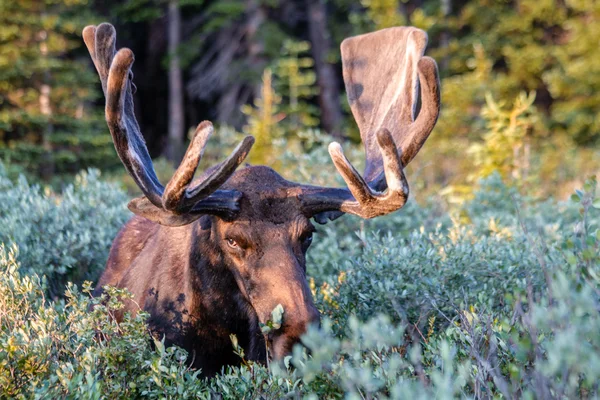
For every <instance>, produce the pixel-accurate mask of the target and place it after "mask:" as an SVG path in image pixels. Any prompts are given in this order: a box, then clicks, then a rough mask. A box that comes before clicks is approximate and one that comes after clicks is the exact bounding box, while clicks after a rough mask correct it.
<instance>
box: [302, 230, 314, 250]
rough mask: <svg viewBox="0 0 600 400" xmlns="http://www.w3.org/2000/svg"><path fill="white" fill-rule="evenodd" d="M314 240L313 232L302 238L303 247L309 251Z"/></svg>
mask: <svg viewBox="0 0 600 400" xmlns="http://www.w3.org/2000/svg"><path fill="white" fill-rule="evenodd" d="M312 240H313V234H312V232H311V233H309V234H307V235H305V236H304V237H303V238H302V247H304V249H308V247H309V246H310V244H311V243H312Z"/></svg>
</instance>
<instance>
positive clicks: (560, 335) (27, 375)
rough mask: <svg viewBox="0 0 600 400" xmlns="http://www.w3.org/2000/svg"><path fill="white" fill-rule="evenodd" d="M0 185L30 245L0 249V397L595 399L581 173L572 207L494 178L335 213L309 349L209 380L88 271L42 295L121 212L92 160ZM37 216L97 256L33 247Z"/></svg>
mask: <svg viewBox="0 0 600 400" xmlns="http://www.w3.org/2000/svg"><path fill="white" fill-rule="evenodd" d="M324 156H325V155H324V154H320V153H319V152H316V153H315V154H313V155H312V156H306V157H314V158H313V159H312V160H313V161H314V160H318V159H319V158H321V157H324ZM309 161H310V160H309ZM302 164H304V165H315V163H312V164H311V163H308V164H306V163H304V162H303V163H302ZM308 170H309V169H306V170H304V169H303V168H297V169H295V170H290V171H289V173H290V174H296V175H298V174H302V173H304V172H306V171H308ZM293 179H296V178H293ZM319 179H320V178H319ZM323 179H331V178H327V177H326V176H323ZM336 179H337V178H336ZM298 180H300V179H298ZM334 183H335V182H333V183H332V184H334ZM2 185H3V186H2V187H3V188H6V190H4V191H3V192H2V196H4V197H3V199H5V200H4V201H3V202H2V203H1V204H2V207H4V208H2V210H3V211H2V213H0V217H1V218H3V220H2V221H8V222H5V223H3V225H2V226H3V227H4V226H13V227H16V226H24V227H25V228H23V229H28V231H27V232H28V233H29V232H33V234H32V235H33V237H34V238H35V240H37V242H36V241H33V242H30V241H27V240H24V238H28V237H29V236H27V235H26V234H22V235H21V236H18V238H20V240H21V242H19V240H12V239H11V240H9V242H12V243H18V244H19V245H22V244H21V243H24V246H25V247H24V248H21V249H20V250H19V251H20V255H19V256H18V260H19V261H20V263H21V264H22V267H19V266H18V261H17V250H16V245H15V244H11V245H7V247H2V248H0V397H2V398H4V397H9V398H139V397H149V398H224V399H238V398H290V397H291V398H311V399H316V398H334V399H335V398H346V399H362V398H364V399H367V398H394V399H401V398H434V397H435V398H492V397H494V398H500V397H504V398H549V397H554V398H565V399H566V398H597V397H598V396H600V393H599V388H598V384H597V382H598V381H599V380H600V230H599V229H598V223H599V222H600V215H599V214H600V213H599V212H598V208H600V202H599V201H598V200H597V199H596V198H595V193H596V186H597V184H596V181H595V179H590V180H589V181H588V182H587V183H586V184H585V186H584V188H583V190H581V191H578V192H577V193H576V194H575V195H574V196H573V198H572V200H571V201H570V202H568V203H557V202H555V201H552V200H548V201H543V202H540V201H536V200H534V199H531V198H529V197H528V196H525V195H522V194H520V193H519V192H518V191H516V190H515V189H514V188H511V187H508V186H506V185H505V184H503V183H502V181H501V179H500V178H499V176H498V175H491V176H490V177H488V178H487V179H486V180H484V181H482V182H481V183H480V185H479V186H480V190H479V191H477V192H476V193H475V194H474V198H473V200H471V201H470V202H467V203H465V204H463V205H454V206H452V207H449V206H444V205H441V204H440V203H435V202H433V201H432V202H431V204H425V205H422V206H419V205H417V204H416V203H415V202H411V203H409V204H408V205H407V207H406V208H405V209H404V210H402V211H401V212H398V213H393V214H391V215H389V216H387V217H384V218H379V219H376V220H374V221H361V220H359V219H357V218H352V217H349V216H345V217H343V218H341V219H339V220H337V221H335V222H334V223H329V224H327V225H325V226H322V227H319V228H318V229H319V230H320V234H319V237H318V240H315V245H314V247H313V248H312V249H311V252H310V253H309V254H310V258H309V275H310V276H311V287H312V290H313V293H314V295H315V298H316V301H317V305H318V307H319V309H320V311H321V313H322V315H323V317H324V318H323V323H322V327H321V328H319V329H317V328H315V327H313V328H311V329H310V330H309V331H308V332H307V334H306V335H304V337H303V339H302V341H303V343H304V345H305V346H306V347H305V348H302V347H300V346H298V347H296V348H295V349H294V352H293V354H292V355H291V356H289V357H287V358H286V359H285V360H284V361H283V362H282V363H281V364H277V363H271V365H270V366H268V367H267V366H263V365H258V364H254V363H252V362H249V361H246V360H244V363H243V366H242V367H236V368H227V369H226V370H225V371H224V372H223V373H222V374H220V375H218V376H217V377H215V378H212V379H210V380H208V379H202V378H200V377H199V376H198V371H193V370H190V369H189V367H188V365H189V360H188V359H187V355H186V353H185V351H183V350H181V349H178V348H175V347H171V348H165V347H164V345H163V344H162V343H161V341H160V338H153V337H152V336H151V335H150V333H149V332H148V330H147V328H146V325H145V319H146V318H147V315H146V314H145V313H139V314H137V316H136V317H131V316H129V315H127V316H126V318H125V321H124V322H122V323H121V324H120V325H117V324H115V323H114V320H113V318H112V314H113V313H114V312H115V311H116V310H118V309H120V308H121V304H120V302H119V301H117V300H115V299H116V298H118V297H119V296H121V298H122V297H127V296H128V294H127V292H126V291H124V290H117V289H109V292H108V295H111V297H110V298H111V300H110V301H108V302H107V303H106V304H105V305H102V301H103V300H104V301H106V298H104V299H92V298H91V297H90V295H89V293H90V290H91V285H90V284H89V283H86V284H84V285H83V289H82V290H81V291H79V289H78V288H77V286H74V285H68V286H67V291H66V293H65V298H64V299H59V300H54V301H52V300H49V299H48V298H47V297H46V293H47V292H48V291H49V288H48V286H49V285H51V284H52V282H59V280H58V279H59V278H60V279H62V281H65V280H72V279H80V278H81V275H77V274H76V273H75V272H71V271H73V270H74V269H75V268H77V265H78V263H79V262H82V263H83V265H90V266H91V267H89V270H90V271H92V270H99V269H101V267H102V266H103V264H104V259H105V257H106V255H107V249H108V246H109V243H110V240H112V237H113V236H114V234H115V232H116V229H117V227H118V226H119V225H120V224H121V223H122V221H123V220H124V219H125V218H126V215H127V212H126V211H125V209H124V207H123V204H124V202H125V198H124V197H125V196H124V195H123V193H122V192H121V191H119V190H116V189H115V188H114V187H113V186H112V185H107V184H105V183H102V182H100V181H98V180H97V176H96V175H94V174H93V173H90V174H88V175H82V177H81V178H79V179H78V181H77V182H76V183H75V184H74V186H72V187H71V188H67V189H66V190H65V192H64V193H63V195H61V196H59V197H54V195H52V194H50V193H45V194H44V195H40V191H41V189H39V188H37V187H30V186H29V185H27V184H26V183H25V182H24V181H23V180H21V181H20V182H19V183H17V184H12V183H10V182H8V181H7V180H6V179H5V180H3V181H2ZM101 193H102V194H101ZM111 196H112V197H111ZM77 200H79V201H77ZM54 201H56V202H54ZM21 203H23V204H24V205H25V206H24V207H23V206H22V205H21ZM75 204H79V205H80V211H77V214H76V215H78V216H79V219H80V220H84V219H85V218H84V217H83V216H84V215H86V213H88V214H91V219H90V220H88V221H85V223H84V225H83V226H75V223H74V222H72V220H70V219H69V218H72V217H70V215H71V214H69V212H68V211H69V208H70V207H69V205H75ZM18 205H19V206H20V208H17V206H18ZM8 210H12V211H11V212H10V213H8ZM15 210H16V211H15ZM21 210H31V211H28V212H26V211H21ZM17 211H18V212H17ZM36 213H37V214H36ZM35 215H37V216H38V218H37V219H36V218H34V216H35ZM46 215H49V217H47V218H43V217H45V216H46ZM26 216H29V217H30V218H29V219H28V218H25V217H26ZM10 218H13V219H12V220H11V219H10ZM73 219H74V218H73ZM19 221H26V223H23V224H22V225H17V223H18V222H19ZM39 221H42V222H43V225H42V226H44V228H43V230H48V231H50V232H51V237H59V235H60V234H61V232H64V230H65V229H67V228H64V227H69V228H70V229H72V230H75V231H76V232H79V233H78V235H79V236H76V237H75V238H77V240H75V239H73V241H72V242H71V243H74V244H73V245H72V248H73V249H74V250H72V251H75V250H76V249H80V248H82V247H85V246H81V244H82V243H89V242H85V238H86V237H87V236H86V234H87V235H89V236H91V237H94V236H93V235H92V233H95V232H99V231H101V232H103V233H102V234H101V235H103V236H102V237H104V239H103V242H101V241H97V242H94V244H95V245H96V247H93V251H94V252H95V254H96V255H97V257H98V258H96V259H92V258H90V256H89V254H90V253H89V252H90V251H91V250H90V248H89V247H88V248H87V251H86V252H83V251H82V252H79V253H71V252H70V251H67V250H68V248H66V247H65V248H62V250H61V251H63V253H60V252H58V250H57V249H56V247H54V246H50V245H46V246H40V245H38V247H33V248H36V249H38V251H31V249H32V247H31V245H30V243H33V244H39V243H45V242H44V241H43V240H44V239H46V240H47V237H46V236H45V234H44V232H43V230H38V231H36V230H35V229H34V228H35V227H36V226H39V225H36V224H34V222H37V224H39ZM65 221H67V222H65ZM68 221H71V222H68ZM69 224H71V225H69ZM61 227H62V228H61ZM74 227H76V228H78V229H79V230H77V229H75V228H74ZM12 229H13V232H14V231H16V232H17V233H19V234H21V232H18V231H17V230H16V228H12ZM61 229H62V230H61ZM2 233H3V234H4V231H3V232H2ZM12 235H13V236H11V238H12V237H17V236H16V233H13V234H12ZM96 235H98V234H96ZM3 240H4V239H3ZM59 243H62V242H60V241H59ZM99 243H104V246H105V247H104V250H102V249H101V248H100V246H99ZM75 244H79V245H80V247H77V246H76V245H75ZM28 245H29V247H27V246H28ZM7 249H8V250H7ZM56 254H58V255H59V256H56ZM61 254H69V255H71V256H72V258H71V259H69V258H67V257H62V256H61ZM52 257H54V259H57V260H60V262H57V264H56V265H69V266H70V267H69V268H66V273H65V274H63V275H60V276H59V275H57V273H56V270H55V269H51V268H49V267H48V265H49V264H50V263H49V262H48V261H47V260H52V259H53V258H52ZM100 258H101V259H102V260H101V262H100V261H98V260H99V259H100ZM65 260H66V261H65ZM70 260H72V261H70ZM67 261H69V262H67ZM56 288H58V286H56ZM54 290H57V289H54ZM94 304H95V305H96V307H95V308H94V309H93V311H90V310H91V306H92V305H94ZM233 350H234V346H233V344H232V351H233ZM240 350H241V349H237V351H238V353H240V354H241V353H242V352H241V351H240Z"/></svg>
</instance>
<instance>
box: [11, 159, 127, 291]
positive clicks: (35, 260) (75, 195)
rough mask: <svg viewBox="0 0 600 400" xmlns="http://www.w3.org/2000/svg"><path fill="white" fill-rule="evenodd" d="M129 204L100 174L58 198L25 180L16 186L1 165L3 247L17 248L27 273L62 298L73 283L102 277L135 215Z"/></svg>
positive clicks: (86, 176)
mask: <svg viewBox="0 0 600 400" xmlns="http://www.w3.org/2000/svg"><path fill="white" fill-rule="evenodd" d="M126 200H127V198H126V196H125V194H124V193H123V192H122V191H120V190H118V189H117V188H116V187H115V186H114V185H112V184H107V183H105V182H102V181H100V180H99V172H98V171H96V170H90V171H88V172H82V173H80V174H79V175H77V177H76V178H75V182H74V183H73V184H69V185H67V186H66V187H65V188H64V190H63V191H62V193H59V194H56V193H52V192H51V191H49V190H48V189H44V188H42V187H40V186H39V185H30V184H29V183H28V182H27V180H26V179H25V178H24V177H23V176H21V178H19V179H18V181H17V182H14V183H13V182H12V181H10V180H9V179H7V177H6V172H5V170H4V168H3V167H2V165H1V164H0V226H1V227H2V228H1V229H0V243H5V244H6V245H7V246H8V245H11V244H15V245H17V246H18V248H19V261H20V262H21V263H22V264H23V265H24V267H23V269H22V272H24V273H28V274H29V273H37V274H39V275H40V276H42V275H43V276H45V278H46V280H47V283H46V289H47V293H48V294H49V295H50V296H51V297H55V296H59V295H62V293H63V291H64V287H65V285H66V283H67V282H69V281H71V282H73V281H75V282H81V281H82V280H83V279H96V278H98V277H99V274H100V272H101V271H102V270H103V269H104V265H105V263H106V259H107V257H108V250H109V248H110V244H111V242H112V240H113V238H114V237H115V235H116V233H117V230H118V229H119V227H120V226H121V225H122V224H123V222H125V219H126V218H127V216H128V215H129V213H128V211H127V209H126V208H125V204H126Z"/></svg>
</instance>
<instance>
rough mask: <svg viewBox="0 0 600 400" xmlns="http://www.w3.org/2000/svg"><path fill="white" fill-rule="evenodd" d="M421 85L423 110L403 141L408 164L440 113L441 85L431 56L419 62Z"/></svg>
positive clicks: (403, 159) (405, 161)
mask: <svg viewBox="0 0 600 400" xmlns="http://www.w3.org/2000/svg"><path fill="white" fill-rule="evenodd" d="M418 73H419V83H420V86H421V110H420V111H419V115H418V116H417V119H416V120H415V121H414V122H413V123H412V124H411V128H410V133H409V135H408V138H407V140H405V141H403V142H402V151H403V152H402V163H403V165H408V163H409V162H411V161H412V159H413V158H415V156H416V155H417V153H418V152H419V150H421V147H422V146H423V144H424V143H425V141H426V140H427V138H428V137H429V134H430V133H431V131H432V130H433V127H434V126H435V124H436V122H437V119H438V117H439V115H440V85H439V77H438V76H439V75H438V69H437V63H436V62H435V60H434V59H433V58H431V57H423V58H421V59H420V60H419V64H418Z"/></svg>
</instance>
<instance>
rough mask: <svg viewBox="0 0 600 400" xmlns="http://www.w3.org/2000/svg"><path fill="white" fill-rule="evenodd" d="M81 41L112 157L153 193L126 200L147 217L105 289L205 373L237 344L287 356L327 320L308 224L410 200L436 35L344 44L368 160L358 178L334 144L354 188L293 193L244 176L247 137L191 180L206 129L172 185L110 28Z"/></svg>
mask: <svg viewBox="0 0 600 400" xmlns="http://www.w3.org/2000/svg"><path fill="white" fill-rule="evenodd" d="M83 37H84V40H85V43H86V45H87V47H88V50H89V52H90V55H91V57H92V60H93V61H94V65H95V66H96V69H97V71H98V74H99V76H100V80H101V83H102V89H103V91H104V95H105V97H106V121H107V124H108V127H109V129H110V132H111V135H112V138H113V141H114V144H115V148H116V150H117V153H118V154H119V157H120V158H121V161H122V162H123V164H124V165H125V167H126V169H127V171H128V172H129V173H130V174H131V176H132V177H133V179H134V180H135V182H136V183H137V185H138V186H139V187H140V189H141V190H142V192H143V196H142V197H140V198H137V199H134V200H132V201H131V202H130V203H129V209H130V210H131V211H132V212H133V213H135V214H136V216H134V217H133V218H132V219H131V220H130V221H129V222H128V223H127V224H126V225H125V226H124V227H123V228H122V229H121V231H120V232H119V234H118V236H117V237H116V239H115V241H114V243H113V246H112V248H111V252H110V256H109V260H108V263H107V266H106V270H105V272H104V274H103V275H102V277H101V278H100V281H99V282H98V285H97V287H98V289H97V294H99V293H101V291H102V287H104V286H105V285H112V286H118V287H122V288H127V289H128V290H129V291H131V292H132V293H133V295H134V297H133V301H131V302H128V303H127V304H126V306H125V311H130V312H136V311H137V310H139V309H140V308H141V309H143V310H145V311H147V312H149V314H150V319H149V325H150V327H151V329H152V330H154V331H155V332H157V333H158V334H160V335H165V338H166V340H167V342H168V343H172V344H177V345H179V346H181V347H183V348H185V349H187V350H188V351H189V352H190V358H191V359H192V360H193V366H194V367H196V368H201V369H202V371H203V374H205V375H207V376H210V375H213V374H215V373H217V372H219V371H220V370H221V368H222V367H223V366H224V365H236V364H239V362H240V360H239V358H238V357H237V356H236V355H235V354H234V353H233V351H232V346H231V342H230V335H231V334H235V335H236V336H237V338H238V342H239V344H240V345H241V346H242V347H243V348H244V349H245V351H246V354H247V357H248V358H249V359H251V360H257V361H265V360H266V357H268V356H272V357H273V358H275V359H278V358H281V357H283V356H284V355H285V354H287V353H289V352H290V350H291V348H292V346H293V345H294V344H295V343H297V342H298V340H299V338H300V336H301V335H302V334H303V333H304V332H305V330H306V328H307V327H308V325H309V324H311V323H318V321H319V312H318V311H317V309H316V307H315V305H314V304H313V300H312V297H311V293H310V290H309V288H308V284H307V280H306V258H305V256H306V252H307V250H308V248H309V247H310V244H311V242H312V234H313V232H314V226H313V225H312V223H311V219H314V220H315V221H317V222H319V223H324V222H326V221H327V220H328V219H335V218H337V217H339V216H340V215H342V214H343V213H351V214H355V215H358V216H360V217H362V218H373V217H377V216H380V215H385V214H388V213H390V212H393V211H395V210H398V209H400V208H402V207H403V206H404V204H405V203H406V200H407V198H408V183H407V182H406V178H405V176H404V172H403V169H404V167H405V166H406V165H407V164H408V163H409V162H410V161H411V160H412V159H413V158H414V156H415V155H416V154H417V152H418V151H419V149H420V148H421V146H422V145H423V143H424V142H425V141H426V139H427V137H428V136H429V134H430V133H431V130H432V129H433V127H434V125H435V123H436V121H437V117H438V114H439V107H440V105H439V104H440V99H439V80H438V75H437V66H436V64H435V61H434V60H433V59H431V58H429V57H424V56H423V53H424V51H425V47H426V44H427V36H426V34H425V33H424V32H423V31H421V30H418V29H415V28H411V27H398V28H389V29H385V30H382V31H378V32H374V33H369V34H366V35H361V36H356V37H353V38H349V39H346V40H345V41H344V42H343V43H342V60H343V73H344V81H345V84H346V90H347V92H348V98H349V101H350V106H351V109H352V113H353V115H354V118H355V119H356V121H357V123H358V126H359V128H360V132H361V138H362V141H363V143H364V145H365V152H366V160H367V162H366V168H365V172H364V175H360V174H359V173H358V172H357V171H356V169H355V168H354V167H353V166H352V165H351V164H350V162H349V161H348V160H347V159H346V157H345V156H344V154H343V152H342V149H341V146H340V145H339V144H337V143H332V144H331V145H330V146H329V153H330V155H331V157H332V160H333V162H334V164H335V166H336V168H337V170H338V172H339V173H340V174H341V175H342V177H343V178H344V180H345V182H346V184H347V186H348V187H347V188H327V187H318V186H310V185H305V184H298V183H294V182H290V181H287V180H285V179H284V178H282V177H281V176H280V175H279V174H277V172H275V171H274V170H272V169H271V168H268V167H265V166H250V167H245V168H240V169H238V167H239V165H240V164H241V163H242V162H243V160H244V159H245V157H246V155H247V154H248V152H249V151H250V149H251V147H252V144H253V143H254V139H253V138H252V137H250V136H249V137H246V138H245V139H244V140H242V142H241V143H240V144H239V145H238V146H237V148H236V149H234V150H233V152H232V153H231V155H230V156H229V157H228V158H227V159H226V160H224V161H223V162H222V163H220V164H218V165H216V166H214V167H212V168H210V169H208V170H207V171H206V172H205V173H204V174H203V175H202V176H201V177H200V178H199V179H198V180H193V177H194V173H195V171H196V168H197V166H198V163H199V161H200V158H201V156H202V153H203V151H204V147H205V145H206V143H207V141H208V138H209V137H210V135H211V134H212V132H213V127H212V125H211V124H210V123H209V122H206V121H205V122H202V123H201V124H200V125H198V128H197V129H196V133H195V135H194V137H193V139H192V141H191V143H190V145H189V147H188V150H187V152H186V154H185V156H184V159H183V161H182V162H181V164H180V166H179V168H178V169H177V170H176V172H175V174H174V175H173V177H172V178H171V179H170V181H169V182H168V183H167V185H166V186H163V185H162V184H161V183H160V182H159V180H158V178H157V177H156V173H155V172H154V169H153V166H152V162H151V159H150V156H149V154H148V151H147V149H146V145H145V143H144V139H143V137H142V135H141V132H140V130H139V126H138V124H137V121H136V120H135V115H134V110H133V97H132V96H133V94H132V88H133V84H132V82H131V79H132V74H131V66H132V64H133V61H134V57H133V53H132V52H131V51H130V50H129V49H121V50H119V51H118V52H116V51H115V41H116V33H115V30H114V28H113V27H112V25H110V24H106V23H104V24H101V25H99V26H98V27H95V26H88V27H86V28H85V29H84V31H83ZM419 87H420V90H419ZM419 92H420V102H421V109H420V110H419V112H418V114H417V112H416V105H417V103H418V100H417V98H418V95H419ZM278 304H281V305H282V306H283V308H284V315H283V323H282V326H281V328H280V329H278V330H276V331H273V332H271V333H270V334H269V335H268V336H266V337H265V336H264V335H263V334H262V332H261V330H260V327H259V323H265V322H266V321H267V320H268V319H269V317H270V315H271V311H272V310H273V309H274V308H275V307H276V306H277V305H278ZM267 344H268V345H269V346H268V347H269V354H267V353H266V350H265V349H266V345H267Z"/></svg>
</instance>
